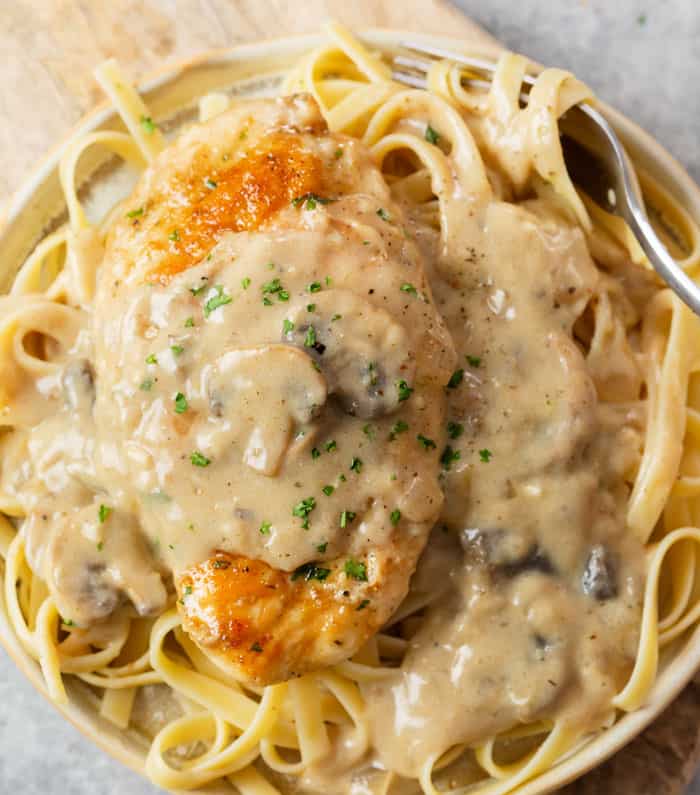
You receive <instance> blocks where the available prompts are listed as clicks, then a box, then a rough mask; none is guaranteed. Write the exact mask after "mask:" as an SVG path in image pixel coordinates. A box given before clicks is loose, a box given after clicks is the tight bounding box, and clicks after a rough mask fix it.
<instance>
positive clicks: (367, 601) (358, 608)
mask: <svg viewBox="0 0 700 795" xmlns="http://www.w3.org/2000/svg"><path fill="white" fill-rule="evenodd" d="M368 604H369V599H363V600H362V601H361V602H360V604H359V605H358V606H357V607H356V608H355V609H356V610H358V611H359V610H364V609H365V607H367V605H368Z"/></svg>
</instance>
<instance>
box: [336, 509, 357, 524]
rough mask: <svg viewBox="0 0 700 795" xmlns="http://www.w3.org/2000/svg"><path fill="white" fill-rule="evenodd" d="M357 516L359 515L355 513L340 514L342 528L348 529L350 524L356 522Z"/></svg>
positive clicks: (345, 512) (344, 512)
mask: <svg viewBox="0 0 700 795" xmlns="http://www.w3.org/2000/svg"><path fill="white" fill-rule="evenodd" d="M356 516H357V514H356V513H355V511H343V512H342V513H341V514H340V526H341V527H342V528H346V527H347V526H348V525H349V524H350V522H352V521H354V519H355V517H356Z"/></svg>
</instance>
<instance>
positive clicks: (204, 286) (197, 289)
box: [190, 276, 209, 296]
mask: <svg viewBox="0 0 700 795" xmlns="http://www.w3.org/2000/svg"><path fill="white" fill-rule="evenodd" d="M202 279H203V281H204V284H201V285H200V286H199V287H190V292H191V293H192V295H194V296H197V295H201V294H202V293H203V292H204V291H205V290H206V289H207V287H209V285H208V284H207V283H206V282H207V281H208V277H207V276H203V277H202Z"/></svg>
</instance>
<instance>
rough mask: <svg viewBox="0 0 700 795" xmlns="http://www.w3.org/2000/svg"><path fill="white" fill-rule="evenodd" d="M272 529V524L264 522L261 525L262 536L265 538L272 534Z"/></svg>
mask: <svg viewBox="0 0 700 795" xmlns="http://www.w3.org/2000/svg"><path fill="white" fill-rule="evenodd" d="M271 527H272V525H271V524H270V522H263V523H262V524H261V525H260V532H261V534H262V535H264V536H266V535H268V533H269V532H270V528H271Z"/></svg>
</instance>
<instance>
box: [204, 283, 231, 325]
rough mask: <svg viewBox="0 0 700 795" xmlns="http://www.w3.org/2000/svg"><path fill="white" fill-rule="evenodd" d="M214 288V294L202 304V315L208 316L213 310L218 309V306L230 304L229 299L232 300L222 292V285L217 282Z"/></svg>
mask: <svg viewBox="0 0 700 795" xmlns="http://www.w3.org/2000/svg"><path fill="white" fill-rule="evenodd" d="M214 289H215V290H216V295H213V296H212V297H211V298H210V299H209V300H208V301H207V302H206V304H204V317H209V315H211V313H212V312H213V311H214V310H216V309H218V308H219V307H220V306H226V304H230V303H231V301H233V298H231V296H230V295H227V294H226V293H225V292H224V288H223V286H222V285H220V284H217V285H216V287H215V288H214Z"/></svg>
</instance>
